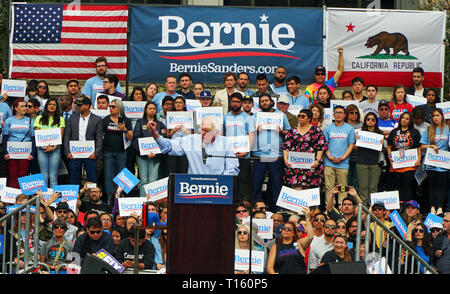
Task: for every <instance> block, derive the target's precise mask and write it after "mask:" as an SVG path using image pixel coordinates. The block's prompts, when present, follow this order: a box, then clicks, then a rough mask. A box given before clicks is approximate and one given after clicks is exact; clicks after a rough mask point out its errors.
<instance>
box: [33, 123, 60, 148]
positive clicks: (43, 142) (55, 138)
mask: <svg viewBox="0 0 450 294" xmlns="http://www.w3.org/2000/svg"><path fill="white" fill-rule="evenodd" d="M34 135H35V136H34V138H35V141H36V147H45V146H48V145H61V144H62V138H61V129H60V128H51V129H46V130H35V131H34Z"/></svg>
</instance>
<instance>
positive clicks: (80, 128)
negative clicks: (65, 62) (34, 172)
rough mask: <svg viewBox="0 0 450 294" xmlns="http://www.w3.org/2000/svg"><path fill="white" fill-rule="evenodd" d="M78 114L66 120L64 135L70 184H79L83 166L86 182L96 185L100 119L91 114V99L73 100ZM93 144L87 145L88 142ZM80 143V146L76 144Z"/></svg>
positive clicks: (99, 150)
mask: <svg viewBox="0 0 450 294" xmlns="http://www.w3.org/2000/svg"><path fill="white" fill-rule="evenodd" d="M75 105H76V106H77V108H78V112H76V113H74V114H72V115H71V116H70V118H69V119H68V120H67V127H66V132H65V134H64V151H65V153H66V154H65V155H66V157H67V159H68V160H69V174H70V184H72V185H78V184H80V176H81V168H82V166H83V165H84V169H85V170H86V176H87V180H88V181H89V182H92V183H97V158H101V156H102V149H103V122H102V119H101V118H100V117H99V116H97V115H95V114H93V113H91V111H90V107H91V99H89V98H88V97H86V96H84V95H81V96H80V97H79V98H77V99H76V100H75ZM90 141H91V142H93V143H94V148H92V144H87V143H88V142H90ZM77 143H81V144H77Z"/></svg>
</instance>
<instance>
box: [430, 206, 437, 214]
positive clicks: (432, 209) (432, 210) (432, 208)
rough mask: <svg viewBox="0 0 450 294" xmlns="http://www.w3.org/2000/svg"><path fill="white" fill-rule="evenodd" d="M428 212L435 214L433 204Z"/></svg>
mask: <svg viewBox="0 0 450 294" xmlns="http://www.w3.org/2000/svg"><path fill="white" fill-rule="evenodd" d="M430 213H431V214H436V208H434V206H432V207H431V211H430Z"/></svg>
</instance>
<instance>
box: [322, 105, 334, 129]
mask: <svg viewBox="0 0 450 294" xmlns="http://www.w3.org/2000/svg"><path fill="white" fill-rule="evenodd" d="M332 122H333V109H331V108H324V110H323V122H322V125H323V126H327V125H329V124H331V123H332Z"/></svg>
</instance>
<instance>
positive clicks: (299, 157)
mask: <svg viewBox="0 0 450 294" xmlns="http://www.w3.org/2000/svg"><path fill="white" fill-rule="evenodd" d="M315 156H316V154H315V153H308V152H293V151H289V152H288V163H289V164H290V165H291V167H292V168H299V169H311V166H312V165H313V164H314V161H315Z"/></svg>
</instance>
